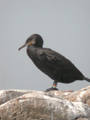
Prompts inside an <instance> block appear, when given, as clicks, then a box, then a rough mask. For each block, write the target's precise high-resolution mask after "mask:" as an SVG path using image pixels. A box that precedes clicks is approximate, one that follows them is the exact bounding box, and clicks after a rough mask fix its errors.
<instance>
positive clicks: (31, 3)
mask: <svg viewBox="0 0 90 120" xmlns="http://www.w3.org/2000/svg"><path fill="white" fill-rule="evenodd" d="M33 33H37V34H40V35H41V36H42V37H43V39H44V47H48V48H51V49H54V50H55V51H57V52H59V53H61V54H63V55H64V56H66V57H67V58H68V59H70V60H71V61H72V62H73V63H74V64H75V65H76V66H77V67H78V68H79V70H80V71H81V72H82V73H83V74H84V75H86V76H87V77H90V0H0V89H33V90H45V89H46V88H49V87H51V85H52V83H53V81H52V80H51V79H50V78H49V77H48V76H46V75H45V74H43V73H42V72H41V71H39V70H38V69H37V68H36V66H35V65H34V64H33V63H32V61H31V60H30V59H29V57H28V56H27V54H26V49H23V50H22V51H20V52H19V51H18V48H19V47H20V46H21V45H22V44H23V43H24V42H25V40H26V39H27V38H28V37H29V36H30V35H31V34H33ZM88 85H90V83H88V82H86V81H76V82H74V83H72V84H62V83H59V84H58V88H59V89H61V90H67V89H73V90H77V89H80V88H83V87H85V86H88Z"/></svg>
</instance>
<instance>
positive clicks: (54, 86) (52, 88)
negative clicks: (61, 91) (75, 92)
mask: <svg viewBox="0 0 90 120" xmlns="http://www.w3.org/2000/svg"><path fill="white" fill-rule="evenodd" d="M56 87H57V82H56V81H54V82H53V85H52V87H51V88H48V89H46V90H45V91H46V92H48V91H51V90H58V89H57V88H56Z"/></svg>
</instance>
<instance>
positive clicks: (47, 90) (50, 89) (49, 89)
mask: <svg viewBox="0 0 90 120" xmlns="http://www.w3.org/2000/svg"><path fill="white" fill-rule="evenodd" d="M52 90H58V89H57V88H54V87H51V88H48V89H46V90H45V92H49V91H52Z"/></svg>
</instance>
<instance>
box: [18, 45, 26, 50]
mask: <svg viewBox="0 0 90 120" xmlns="http://www.w3.org/2000/svg"><path fill="white" fill-rule="evenodd" d="M26 45H27V44H24V45H22V46H21V47H20V48H18V50H21V49H22V48H24V47H26Z"/></svg>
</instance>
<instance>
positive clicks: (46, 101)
mask: <svg viewBox="0 0 90 120" xmlns="http://www.w3.org/2000/svg"><path fill="white" fill-rule="evenodd" d="M0 120H90V86H88V87H86V88H83V89H81V90H78V91H75V92H74V91H49V92H43V91H33V90H0Z"/></svg>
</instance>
